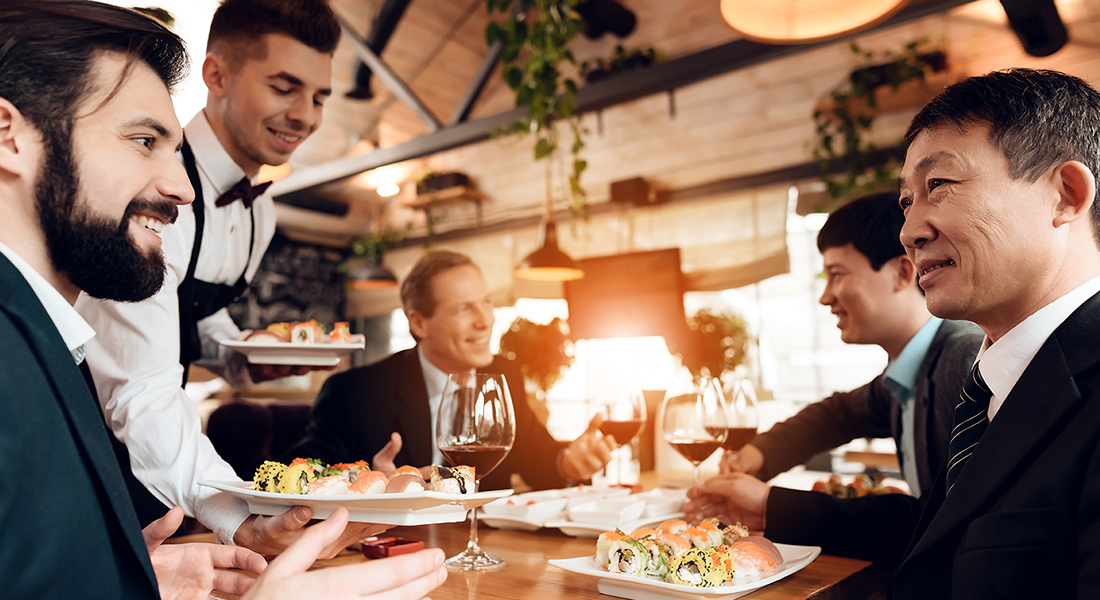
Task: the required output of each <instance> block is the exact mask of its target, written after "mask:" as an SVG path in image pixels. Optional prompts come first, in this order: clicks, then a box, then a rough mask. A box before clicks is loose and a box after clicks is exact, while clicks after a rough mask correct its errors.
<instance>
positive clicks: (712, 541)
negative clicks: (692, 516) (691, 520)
mask: <svg viewBox="0 0 1100 600" xmlns="http://www.w3.org/2000/svg"><path fill="white" fill-rule="evenodd" d="M695 528H696V529H699V530H700V531H703V532H704V533H706V534H707V547H708V548H710V547H713V546H719V545H721V544H722V543H723V538H724V536H723V535H722V530H721V529H718V526H717V525H715V524H714V521H710V520H706V521H701V522H700V523H699V524H698V525H696V526H695Z"/></svg>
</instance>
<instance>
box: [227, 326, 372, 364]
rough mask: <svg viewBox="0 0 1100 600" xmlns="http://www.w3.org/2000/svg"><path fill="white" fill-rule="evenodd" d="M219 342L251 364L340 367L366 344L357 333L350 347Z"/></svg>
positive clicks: (348, 345) (364, 339)
mask: <svg viewBox="0 0 1100 600" xmlns="http://www.w3.org/2000/svg"><path fill="white" fill-rule="evenodd" d="M218 343H219V344H221V345H222V346H225V347H226V348H230V349H233V350H236V351H237V352H240V353H241V354H243V355H245V357H246V358H247V359H248V362H250V363H253V364H258V365H304V366H310V367H335V366H336V365H338V364H340V357H342V356H346V355H348V354H351V353H352V352H355V351H356V350H362V349H363V347H364V346H365V345H366V338H365V337H363V335H362V334H358V333H357V334H355V335H353V336H351V342H350V343H347V344H328V343H319V344H292V343H290V342H246V341H244V340H218Z"/></svg>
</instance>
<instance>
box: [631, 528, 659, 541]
mask: <svg viewBox="0 0 1100 600" xmlns="http://www.w3.org/2000/svg"><path fill="white" fill-rule="evenodd" d="M646 536H652V537H657V530H656V529H653V528H652V527H639V528H637V529H635V530H634V531H631V532H630V537H631V538H632V539H635V540H640V539H642V538H644V537H646Z"/></svg>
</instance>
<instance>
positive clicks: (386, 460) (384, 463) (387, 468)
mask: <svg viewBox="0 0 1100 600" xmlns="http://www.w3.org/2000/svg"><path fill="white" fill-rule="evenodd" d="M398 452H401V434H400V433H397V432H396V431H395V432H393V433H391V434H390V441H389V442H386V445H385V446H382V449H381V450H379V451H378V454H375V455H374V458H372V459H371V463H370V468H371V469H373V470H375V471H382V472H383V473H389V472H391V471H393V470H394V469H396V468H397V464H395V463H394V462H393V461H394V459H395V458H397V453H398Z"/></svg>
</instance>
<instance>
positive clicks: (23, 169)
mask: <svg viewBox="0 0 1100 600" xmlns="http://www.w3.org/2000/svg"><path fill="white" fill-rule="evenodd" d="M40 139H41V136H39V134H38V130H37V129H35V128H34V127H33V126H31V124H30V123H28V122H27V120H26V118H24V117H23V113H21V112H19V109H18V108H16V107H15V105H14V104H12V103H11V102H9V101H8V100H7V98H0V172H5V173H10V174H13V175H18V176H33V169H35V168H37V164H38V163H37V161H36V160H35V159H34V157H33V156H31V154H32V153H31V152H30V149H31V144H32V142H33V141H36V140H40Z"/></svg>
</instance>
